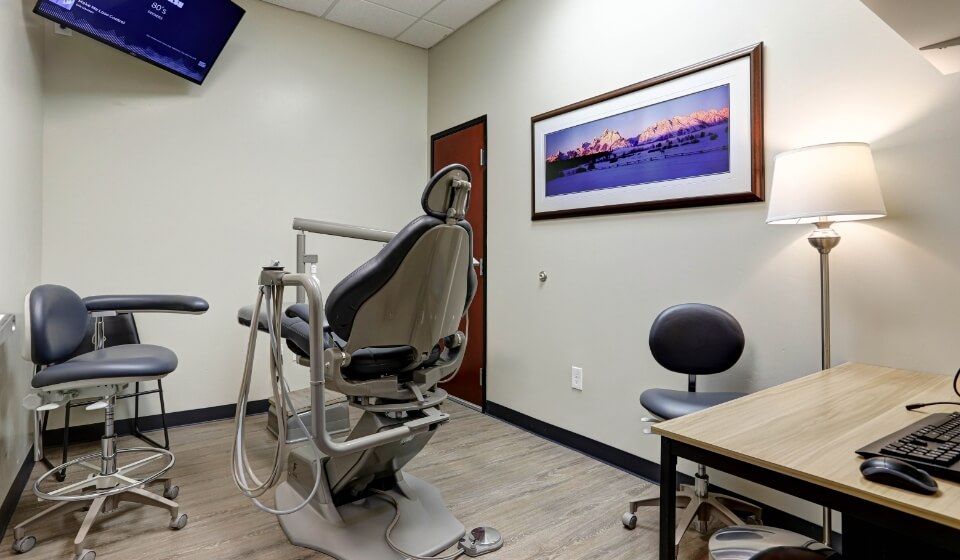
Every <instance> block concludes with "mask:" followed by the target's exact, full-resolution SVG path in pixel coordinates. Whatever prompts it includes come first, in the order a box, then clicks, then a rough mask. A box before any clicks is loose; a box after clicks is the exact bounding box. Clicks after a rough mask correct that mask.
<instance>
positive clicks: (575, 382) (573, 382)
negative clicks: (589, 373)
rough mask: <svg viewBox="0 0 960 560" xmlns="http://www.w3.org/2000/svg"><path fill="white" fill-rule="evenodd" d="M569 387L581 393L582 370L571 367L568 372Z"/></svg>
mask: <svg viewBox="0 0 960 560" xmlns="http://www.w3.org/2000/svg"><path fill="white" fill-rule="evenodd" d="M570 386H571V387H573V388H574V389H576V390H577V391H583V368H578V367H577V366H573V369H572V370H571V371H570Z"/></svg>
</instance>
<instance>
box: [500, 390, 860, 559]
mask: <svg viewBox="0 0 960 560" xmlns="http://www.w3.org/2000/svg"><path fill="white" fill-rule="evenodd" d="M486 413H487V414H488V415H490V416H492V417H494V418H497V419H499V420H503V421H504V422H506V423H508V424H512V425H514V426H516V427H518V428H520V429H522V430H524V431H527V432H530V433H532V434H535V435H538V436H540V437H542V438H544V439H547V440H550V441H552V442H554V443H556V444H559V445H562V446H564V447H567V448H569V449H572V450H574V451H578V452H580V453H583V454H584V455H587V456H588V457H591V458H593V459H596V460H597V461H600V462H601V463H606V464H608V465H610V466H612V467H615V468H618V469H620V470H622V471H626V472H628V473H630V474H632V475H635V476H638V477H640V478H642V479H644V480H646V481H648V482H652V483H654V484H657V485H659V483H660V465H658V464H657V463H654V462H653V461H649V460H647V459H644V458H643V457H638V456H636V455H633V454H632V453H627V452H626V451H623V450H622V449H617V448H616V447H613V446H610V445H607V444H605V443H601V442H599V441H596V440H593V439H590V438H588V437H586V436H582V435H580V434H578V433H575V432H571V431H570V430H566V429H564V428H560V427H557V426H554V425H553V424H548V423H546V422H544V421H542V420H537V419H536V418H534V417H532V416H527V415H526V414H523V413H522V412H517V411H516V410H513V409H511V408H507V407H505V406H503V405H500V404H497V403H495V402H493V401H487V409H486ZM637 433H639V429H638V430H637ZM677 479H678V480H679V481H680V482H681V483H682V484H692V483H693V478H692V477H690V476H687V475H685V474H683V473H677ZM710 489H711V491H716V492H719V493H723V494H727V495H729V496H734V497H736V498H740V499H744V500H749V501H751V502H753V503H755V504H757V505H758V506H760V507H762V508H763V521H764V524H767V525H770V526H773V527H781V528H784V529H788V530H790V531H794V532H797V533H800V534H802V535H806V536H808V537H810V538H813V539H817V540H820V538H821V537H822V536H823V535H822V529H821V527H820V525H817V524H816V523H811V522H809V521H807V520H805V519H801V518H799V517H797V516H795V515H793V514H791V513H787V512H785V511H782V510H779V509H776V508H774V507H771V506H768V505H766V504H763V503H760V502H758V501H757V500H754V499H752V498H746V497H744V496H742V495H740V494H737V493H735V492H730V491H729V490H724V489H723V488H720V487H718V486H714V485H712V484H711V485H710ZM626 503H627V502H626V499H624V511H626ZM833 548H836V549H837V550H840V551H841V552H842V536H841V535H840V534H839V533H836V532H835V533H834V534H833Z"/></svg>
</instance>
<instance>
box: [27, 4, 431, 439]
mask: <svg viewBox="0 0 960 560" xmlns="http://www.w3.org/2000/svg"><path fill="white" fill-rule="evenodd" d="M239 3H240V4H241V5H242V6H243V7H244V8H246V9H247V15H246V17H245V18H244V20H243V21H242V22H241V24H240V26H239V28H238V29H237V32H236V33H235V35H234V36H233V39H232V40H231V41H230V43H229V44H228V45H227V47H226V49H225V51H224V53H223V55H222V56H221V58H220V59H219V61H218V62H217V65H216V66H215V67H214V68H213V71H212V72H211V74H210V76H209V78H208V79H207V82H206V83H205V84H204V85H203V86H202V87H198V86H195V85H193V84H190V83H188V82H186V81H184V80H182V79H180V78H178V77H176V76H173V75H170V74H167V73H165V72H163V71H161V70H159V69H157V68H154V67H152V66H149V65H147V64H144V63H143V62H140V61H138V60H135V59H134V58H132V57H130V56H127V55H125V54H122V53H120V52H118V51H115V50H113V49H110V48H108V47H106V46H104V45H101V44H99V43H95V42H94V41H91V40H89V39H87V38H85V37H79V36H74V37H70V38H67V37H63V36H60V35H55V34H53V33H52V31H51V30H50V29H47V32H46V48H47V51H46V52H47V60H46V64H45V74H44V78H45V103H46V105H45V118H44V121H45V125H46V130H45V138H44V189H43V203H44V206H43V209H44V219H45V227H44V244H43V279H44V281H45V282H55V283H62V284H65V285H67V286H70V287H71V288H73V289H74V290H76V291H77V292H79V293H80V294H82V295H90V294H96V293H110V292H120V293H123V292H127V293H130V292H159V293H165V292H167V293H168V292H174V293H189V294H196V295H199V296H202V297H204V298H207V299H208V300H209V302H210V312H209V313H207V314H206V315H204V316H201V317H189V316H177V315H172V316H169V315H167V316H164V315H154V316H148V315H143V316H141V317H140V320H139V324H140V327H141V335H142V339H143V340H144V341H145V342H152V343H157V344H162V345H166V346H169V347H170V348H172V349H173V350H174V351H176V352H177V354H178V355H179V358H180V367H179V369H178V370H177V371H176V372H174V373H173V374H172V375H171V376H170V377H169V378H168V380H167V381H166V382H165V383H164V387H165V389H166V391H167V405H168V410H174V411H175V410H185V409H197V408H202V407H208V406H214V405H221V404H227V403H233V402H236V397H237V390H238V388H239V381H240V373H241V369H242V359H243V356H244V349H245V343H246V338H245V335H246V332H245V331H244V330H243V329H241V328H240V327H239V326H238V325H237V323H236V318H235V317H236V311H237V308H239V307H240V306H242V305H246V304H249V303H253V300H254V298H255V296H256V288H257V278H258V274H259V270H260V267H261V266H262V265H264V264H267V263H268V261H270V260H271V259H274V258H276V259H280V260H282V262H283V263H284V264H285V265H287V266H288V269H290V270H293V269H294V251H295V235H294V232H293V231H292V230H291V223H292V220H293V218H294V217H295V216H301V217H307V218H315V219H324V220H332V221H340V222H346V223H356V224H363V225H369V226H374V227H380V228H384V229H395V228H400V227H402V226H403V224H405V223H406V222H407V221H408V220H409V219H410V218H412V217H413V216H414V215H415V214H416V213H417V212H419V193H420V190H421V188H422V186H423V184H424V183H425V181H426V179H427V177H426V173H427V163H428V161H427V143H426V138H427V131H426V123H427V113H426V111H427V53H426V51H424V50H422V49H418V48H415V47H411V46H408V45H402V44H400V43H397V42H395V41H391V40H388V39H385V38H382V37H377V36H374V35H371V34H368V33H364V32H361V31H357V30H354V29H350V28H347V27H343V26H340V25H337V24H333V23H330V22H327V21H323V20H320V19H319V18H313V17H307V16H304V15H303V14H298V13H295V12H292V11H288V10H284V9H282V8H279V7H276V6H272V5H270V4H266V3H264V2H260V1H259V0H240V2H239ZM308 248H309V249H310V250H311V251H312V252H319V253H320V255H321V263H320V278H321V280H322V282H323V285H324V286H325V287H326V288H327V289H329V288H331V287H332V286H333V282H334V281H335V280H337V279H339V278H340V277H342V276H343V275H345V274H346V273H347V272H349V270H350V269H352V268H353V267H354V266H356V265H357V264H359V263H360V262H362V261H363V260H365V259H366V258H367V257H369V256H371V255H372V254H373V253H375V252H376V251H377V250H378V249H379V244H375V243H366V242H361V241H336V240H328V239H323V238H319V237H312V238H311V239H310V240H309V242H308ZM291 298H292V294H291ZM261 350H262V348H261ZM265 356H266V354H265V353H261V357H262V359H263V360H265V359H266V358H265ZM290 369H291V370H293V371H295V372H298V373H297V374H296V375H294V377H295V378H297V375H299V378H298V379H302V380H304V381H305V379H306V372H305V369H304V368H300V367H298V366H295V365H291V366H290ZM266 379H267V378H266V376H265V375H264V374H263V373H262V372H261V373H258V375H257V377H256V381H257V383H258V385H257V386H255V388H254V392H253V395H252V397H253V398H265V397H266V396H267V393H268V389H267V384H266ZM148 400H149V401H151V405H150V407H148V409H147V411H146V412H147V413H148V414H149V413H155V412H158V408H157V407H156V406H154V404H153V402H154V399H152V398H151V399H148ZM127 412H128V411H127ZM97 419H98V417H96V416H95V417H90V418H89V420H90V421H95V420H97Z"/></svg>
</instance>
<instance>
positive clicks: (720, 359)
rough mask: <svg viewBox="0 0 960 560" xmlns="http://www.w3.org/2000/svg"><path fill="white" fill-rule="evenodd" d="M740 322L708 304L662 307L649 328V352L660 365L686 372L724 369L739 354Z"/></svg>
mask: <svg viewBox="0 0 960 560" xmlns="http://www.w3.org/2000/svg"><path fill="white" fill-rule="evenodd" d="M743 346H744V337H743V329H741V328H740V323H738V322H737V320H736V319H734V318H733V316H732V315H730V314H729V313H727V312H726V311H724V310H723V309H720V308H719V307H714V306H712V305H706V304H703V303H685V304H682V305H675V306H673V307H670V308H668V309H666V310H664V311H663V312H662V313H660V315H658V316H657V318H656V319H655V320H654V321H653V326H652V327H650V351H651V352H652V353H653V358H654V359H655V360H657V363H659V364H660V365H661V366H663V367H665V368H667V369H669V370H670V371H675V372H677V373H684V374H688V375H709V374H712V373H720V372H723V371H727V370H728V369H730V368H731V367H733V365H734V364H736V363H737V360H739V359H740V355H741V354H742V353H743Z"/></svg>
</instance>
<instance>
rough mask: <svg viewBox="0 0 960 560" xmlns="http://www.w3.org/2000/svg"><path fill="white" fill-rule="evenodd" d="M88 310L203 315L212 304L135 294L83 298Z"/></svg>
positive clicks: (166, 296)
mask: <svg viewBox="0 0 960 560" xmlns="http://www.w3.org/2000/svg"><path fill="white" fill-rule="evenodd" d="M83 303H84V305H86V306H87V310H88V311H90V312H92V313H103V312H116V313H188V314H191V315H201V314H203V313H206V312H207V310H208V309H210V304H209V303H207V301H206V300H205V299H203V298H199V297H196V296H180V295H163V294H134V295H103V296H90V297H85V298H83Z"/></svg>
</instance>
